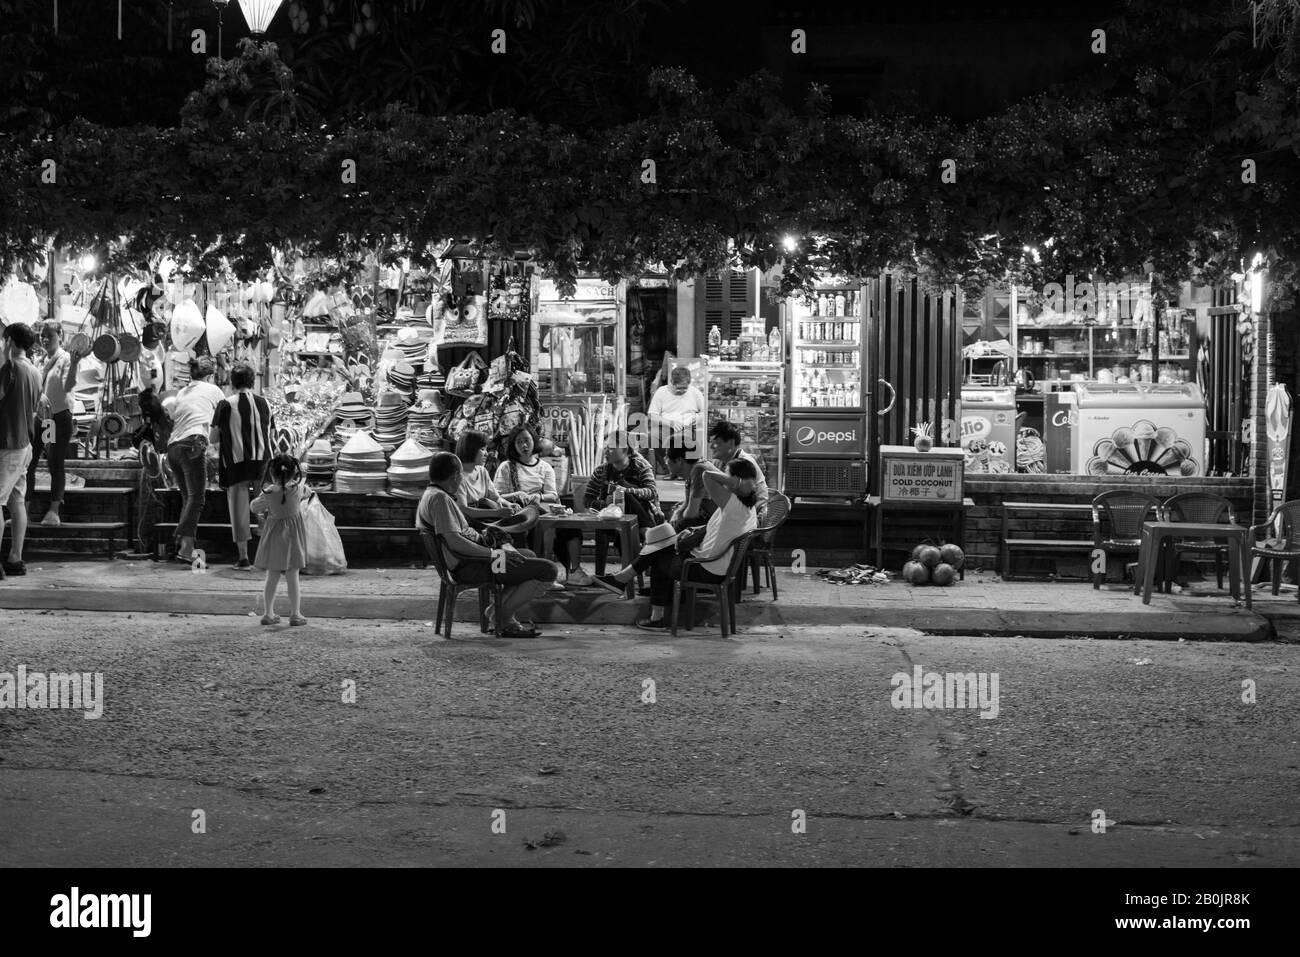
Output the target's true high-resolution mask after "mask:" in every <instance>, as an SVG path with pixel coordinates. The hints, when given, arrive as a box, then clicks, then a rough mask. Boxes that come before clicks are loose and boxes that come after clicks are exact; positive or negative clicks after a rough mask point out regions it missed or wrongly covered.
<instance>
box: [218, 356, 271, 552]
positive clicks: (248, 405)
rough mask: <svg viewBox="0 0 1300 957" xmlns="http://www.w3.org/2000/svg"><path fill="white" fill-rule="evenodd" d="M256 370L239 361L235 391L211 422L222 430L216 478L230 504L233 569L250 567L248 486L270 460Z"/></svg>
mask: <svg viewBox="0 0 1300 957" xmlns="http://www.w3.org/2000/svg"><path fill="white" fill-rule="evenodd" d="M256 381H257V373H255V372H254V371H253V367H252V366H249V365H244V364H240V365H237V366H235V368H234V369H232V370H231V372H230V384H231V385H232V386H234V388H235V393H234V394H233V395H229V396H227V397H226V398H225V400H224V401H223V402H222V403H221V404H220V405H218V406H217V412H216V416H215V417H214V419H213V422H212V425H213V427H214V428H216V429H217V430H218V431H220V433H221V439H220V443H221V446H220V453H221V463H220V464H221V468H220V474H219V481H220V483H221V487H222V488H223V489H225V490H226V502H227V504H228V505H229V506H230V529H231V534H232V536H233V537H234V539H235V547H236V548H238V549H239V562H238V564H236V565H235V567H236V568H251V567H252V564H251V563H250V562H249V560H248V542H249V539H251V538H252V537H253V534H252V531H251V528H250V525H251V518H252V516H251V514H250V512H249V508H248V506H249V502H250V501H251V498H250V488H251V486H252V484H253V483H255V482H261V480H262V476H263V474H264V473H265V472H266V465H267V463H268V462H270V460H271V430H272V423H271V407H270V406H269V405H268V404H267V402H266V400H265V399H263V398H262V397H261V396H260V395H254V394H253V383H254V382H256Z"/></svg>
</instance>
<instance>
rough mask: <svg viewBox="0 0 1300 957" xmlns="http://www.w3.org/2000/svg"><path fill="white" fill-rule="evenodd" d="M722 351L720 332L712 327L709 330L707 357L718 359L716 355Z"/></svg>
mask: <svg viewBox="0 0 1300 957" xmlns="http://www.w3.org/2000/svg"><path fill="white" fill-rule="evenodd" d="M721 349H722V330H720V329H719V328H718V327H717V326H714V327H713V328H712V329H710V330H709V355H710V356H712V357H713V358H714V359H716V358H718V353H719V352H720V351H721Z"/></svg>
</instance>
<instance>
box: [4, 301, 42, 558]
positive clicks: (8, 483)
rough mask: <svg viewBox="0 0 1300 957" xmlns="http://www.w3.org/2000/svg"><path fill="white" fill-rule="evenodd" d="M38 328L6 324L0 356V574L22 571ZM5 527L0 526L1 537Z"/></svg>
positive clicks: (37, 393)
mask: <svg viewBox="0 0 1300 957" xmlns="http://www.w3.org/2000/svg"><path fill="white" fill-rule="evenodd" d="M35 345H36V333H35V332H33V331H32V329H31V327H29V326H26V325H23V324H22V323H14V324H13V325H12V326H5V331H4V339H3V349H0V358H2V359H3V361H4V364H3V365H0V503H3V504H4V505H6V506H7V507H8V509H9V518H10V520H11V521H12V522H13V528H14V540H13V544H12V545H11V546H10V548H9V558H8V559H7V560H5V561H4V562H3V563H2V564H0V568H3V571H0V578H4V577H5V576H6V575H26V574H27V567H26V566H25V565H24V564H23V542H24V540H25V539H26V538H27V502H26V498H27V466H28V464H29V463H30V462H31V460H32V426H33V424H34V423H35V420H36V406H37V403H39V402H40V399H41V376H40V373H38V372H37V371H36V367H35V366H34V365H32V363H31V361H30V360H29V359H28V358H27V356H28V353H29V352H30V351H31V349H32V347H33V346H35ZM2 535H3V526H0V536H2Z"/></svg>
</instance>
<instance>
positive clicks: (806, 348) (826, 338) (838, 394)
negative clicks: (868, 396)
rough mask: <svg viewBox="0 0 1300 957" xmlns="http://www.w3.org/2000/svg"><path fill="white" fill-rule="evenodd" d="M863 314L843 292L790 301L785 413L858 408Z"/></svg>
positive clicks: (824, 291)
mask: <svg viewBox="0 0 1300 957" xmlns="http://www.w3.org/2000/svg"><path fill="white" fill-rule="evenodd" d="M863 311H864V298H863V292H862V290H861V289H859V288H854V287H847V286H845V287H825V288H823V287H818V289H817V291H816V294H815V295H814V296H813V297H812V299H811V300H805V299H802V298H796V299H792V300H791V301H790V304H789V315H790V339H791V341H790V408H792V409H861V408H862V334H863V328H864V327H863V322H862V313H863Z"/></svg>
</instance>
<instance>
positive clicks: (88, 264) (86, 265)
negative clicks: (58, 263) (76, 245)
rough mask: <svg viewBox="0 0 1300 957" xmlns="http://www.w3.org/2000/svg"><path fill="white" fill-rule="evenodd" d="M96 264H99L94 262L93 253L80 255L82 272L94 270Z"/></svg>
mask: <svg viewBox="0 0 1300 957" xmlns="http://www.w3.org/2000/svg"><path fill="white" fill-rule="evenodd" d="M97 265H99V263H98V262H96V260H95V254H94V253H86V255H84V256H82V257H81V271H82V272H94V271H95V267H96V266H97Z"/></svg>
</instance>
